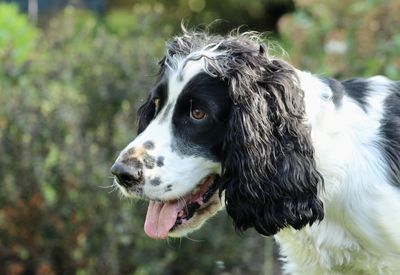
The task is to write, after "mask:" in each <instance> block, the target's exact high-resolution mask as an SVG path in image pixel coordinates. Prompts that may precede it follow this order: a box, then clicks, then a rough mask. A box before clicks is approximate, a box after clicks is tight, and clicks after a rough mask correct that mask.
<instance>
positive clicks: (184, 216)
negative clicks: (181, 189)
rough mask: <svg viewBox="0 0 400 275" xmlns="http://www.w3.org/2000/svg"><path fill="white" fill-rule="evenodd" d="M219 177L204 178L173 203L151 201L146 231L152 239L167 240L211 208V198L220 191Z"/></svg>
mask: <svg viewBox="0 0 400 275" xmlns="http://www.w3.org/2000/svg"><path fill="white" fill-rule="evenodd" d="M217 181H218V175H214V174H213V175H208V176H207V177H205V178H203V179H202V180H201V181H200V182H199V184H198V185H197V187H196V188H195V189H194V191H192V192H191V193H190V194H188V195H186V196H184V197H182V198H179V199H176V200H171V201H165V202H160V201H153V200H150V202H149V206H148V209H147V215H146V221H145V225H144V230H145V232H146V234H147V235H148V236H149V237H150V238H154V239H165V238H167V237H168V234H170V233H171V232H173V231H175V230H177V229H178V228H179V227H181V226H183V225H185V224H186V223H187V222H188V221H189V220H190V219H192V218H193V216H194V215H195V213H196V212H197V211H201V210H205V209H206V208H207V207H209V205H210V204H209V201H210V198H211V197H212V196H213V195H214V194H215V192H216V190H217V189H218V184H217Z"/></svg>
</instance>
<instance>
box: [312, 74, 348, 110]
mask: <svg viewBox="0 0 400 275" xmlns="http://www.w3.org/2000/svg"><path fill="white" fill-rule="evenodd" d="M318 78H319V79H320V80H322V81H323V82H324V83H325V84H326V85H328V86H329V88H330V89H331V91H332V102H333V103H334V104H335V106H336V108H339V107H340V106H341V105H342V99H343V96H344V92H345V88H344V86H343V85H342V83H340V81H337V80H336V79H333V78H328V77H318Z"/></svg>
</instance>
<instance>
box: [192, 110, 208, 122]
mask: <svg viewBox="0 0 400 275" xmlns="http://www.w3.org/2000/svg"><path fill="white" fill-rule="evenodd" d="M190 117H191V118H193V119H196V120H202V119H203V118H205V117H206V113H205V112H204V111H202V110H200V109H193V110H192V111H191V112H190Z"/></svg>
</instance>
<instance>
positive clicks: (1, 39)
mask: <svg viewBox="0 0 400 275" xmlns="http://www.w3.org/2000/svg"><path fill="white" fill-rule="evenodd" d="M37 37H38V31H37V30H36V28H35V27H33V26H31V25H30V24H29V22H28V20H27V18H26V16H22V15H20V14H19V13H18V8H17V6H16V5H10V4H4V3H0V61H1V59H2V58H3V57H4V56H5V55H10V54H11V58H12V60H14V61H15V62H16V63H17V64H20V63H22V62H24V61H26V59H27V58H28V56H29V55H30V54H32V52H33V50H34V46H35V45H36V39H37ZM11 49H12V51H11Z"/></svg>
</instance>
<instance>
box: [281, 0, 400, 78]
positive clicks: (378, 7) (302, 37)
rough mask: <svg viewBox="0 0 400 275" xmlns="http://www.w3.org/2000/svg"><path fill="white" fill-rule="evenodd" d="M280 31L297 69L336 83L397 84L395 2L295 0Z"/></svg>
mask: <svg viewBox="0 0 400 275" xmlns="http://www.w3.org/2000/svg"><path fill="white" fill-rule="evenodd" d="M295 2H296V4H297V9H296V11H295V12H294V13H293V14H290V15H286V16H284V17H283V18H281V20H280V22H279V30H280V32H281V34H282V36H283V38H284V41H285V44H287V46H288V48H289V52H290V53H291V57H290V59H291V61H292V62H293V63H295V65H297V66H298V67H300V68H303V69H308V70H310V71H314V72H319V73H322V74H325V75H333V76H338V77H341V78H350V77H351V76H356V75H359V76H372V75H376V74H383V75H386V76H388V77H391V78H393V79H399V78H400V70H399V68H400V57H399V56H400V34H399V33H398V27H397V26H400V17H399V16H398V15H399V13H400V2H399V1H397V0H388V1H358V2H357V1H356V2H355V3H353V4H349V3H348V1H345V0H339V1H333V0H330V1H326V2H324V3H323V4H321V2H320V1H316V0H310V1H302V0H296V1H295Z"/></svg>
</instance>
